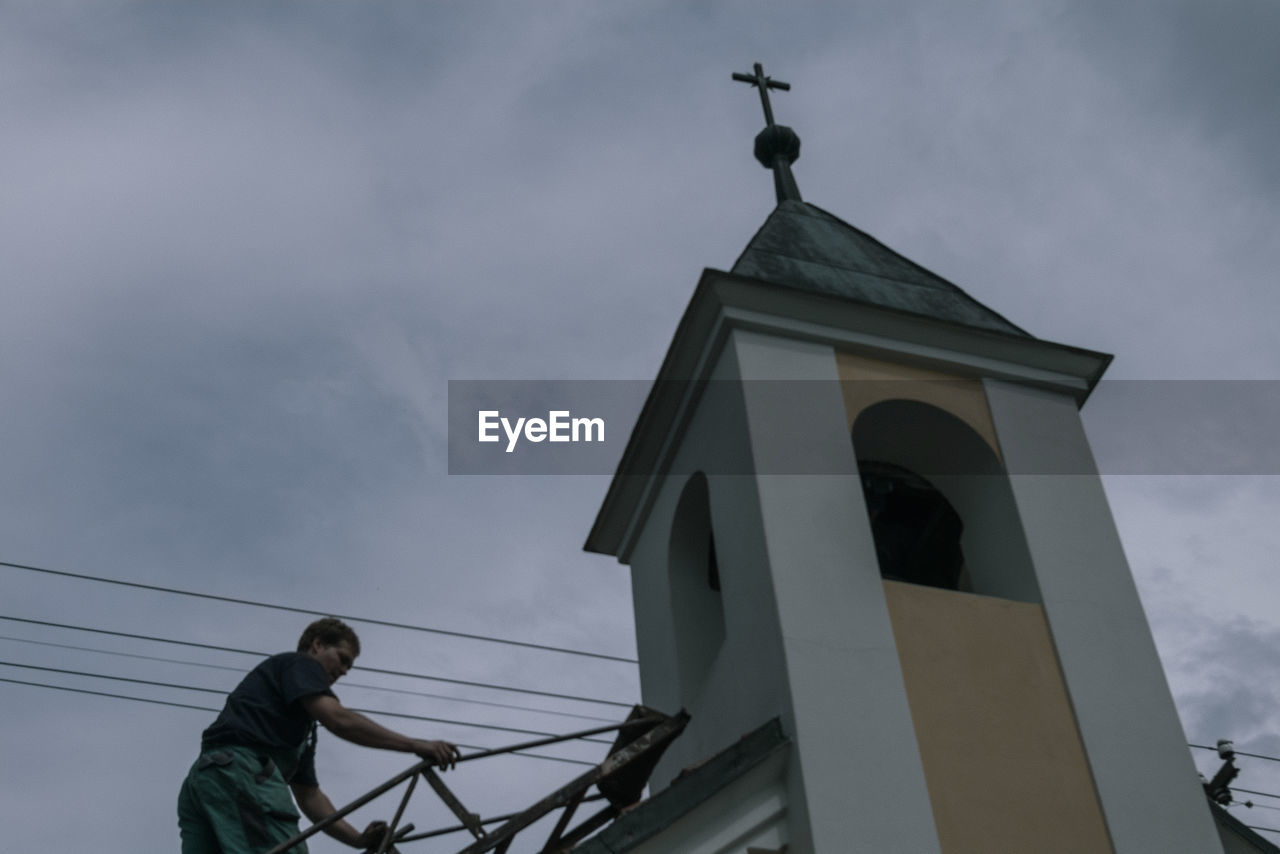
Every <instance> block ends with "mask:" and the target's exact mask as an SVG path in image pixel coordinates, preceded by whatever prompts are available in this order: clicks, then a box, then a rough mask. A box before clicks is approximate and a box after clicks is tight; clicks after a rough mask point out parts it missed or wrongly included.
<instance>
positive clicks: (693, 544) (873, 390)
mask: <svg viewBox="0 0 1280 854" xmlns="http://www.w3.org/2000/svg"><path fill="white" fill-rule="evenodd" d="M734 77H735V79H739V80H742V81H744V82H748V83H750V84H752V85H753V86H755V87H757V88H758V89H759V92H760V96H761V99H762V102H763V104H764V107H765V116H766V122H767V126H766V128H765V130H764V131H762V133H761V134H760V136H759V137H758V138H757V140H756V156H757V158H758V159H759V160H760V162H761V163H762V164H763V165H765V166H766V167H768V168H770V169H771V170H773V173H774V178H775V188H776V190H777V196H778V204H777V207H776V208H775V209H774V211H773V212H772V213H771V214H770V215H769V217H768V218H767V219H766V220H765V222H764V224H763V226H762V227H761V228H760V230H759V232H757V234H756V235H755V236H754V237H753V238H752V239H751V241H750V243H749V244H748V245H747V247H746V249H745V251H744V252H743V253H742V255H741V257H740V258H739V259H738V261H737V263H735V264H734V265H733V267H732V269H731V270H730V271H728V272H722V271H717V270H705V271H704V272H703V274H702V277H701V280H700V281H699V282H698V285H697V288H696V290H695V292H694V294H693V298H692V300H691V301H690V303H689V306H688V309H687V310H686V311H685V314H684V317H683V318H682V320H681V322H680V324H679V327H678V328H677V330H676V333H675V337H674V340H673V341H672V343H671V346H670V349H669V350H668V351H667V354H666V357H665V360H664V362H663V364H662V367H661V369H660V371H659V374H658V377H657V380H656V381H655V383H654V386H653V388H652V391H651V393H650V395H649V398H648V400H647V402H646V404H645V406H644V409H643V411H642V413H641V415H640V417H639V419H638V422H637V424H636V427H635V429H634V432H633V433H632V435H631V438H630V441H629V444H628V446H627V449H626V451H625V453H624V456H623V459H622V462H621V464H620V466H619V469H618V473H617V475H616V476H615V477H614V479H613V481H612V483H611V485H610V488H609V491H608V493H607V495H606V497H605V500H604V503H603V506H602V507H601V509H600V511H599V515H598V516H597V518H596V521H595V524H594V526H593V528H592V530H591V533H590V536H589V538H588V540H587V544H586V547H587V549H588V550H591V551H595V552H600V553H604V554H609V555H615V556H616V557H617V558H618V560H619V561H620V562H622V563H624V564H627V565H629V566H630V568H631V574H632V587H633V595H634V607H635V618H636V633H637V639H638V648H639V657H640V675H641V684H642V692H643V699H644V702H645V704H646V705H649V706H652V707H655V708H659V709H662V710H664V711H668V712H673V711H675V710H676V709H679V708H681V707H683V708H686V709H687V710H688V711H689V712H690V713H691V715H692V720H691V722H690V724H689V726H688V728H687V729H686V731H685V733H684V734H683V735H682V736H681V737H680V738H679V739H678V740H677V741H676V742H675V743H674V744H672V745H671V747H670V748H669V749H668V750H667V752H666V754H665V756H664V757H663V760H662V762H661V763H660V764H659V765H658V768H657V770H656V772H655V774H654V777H653V788H654V790H655V791H657V790H659V789H661V788H663V787H664V786H666V785H667V784H668V783H669V782H670V781H672V780H673V779H675V778H676V777H677V775H679V774H680V772H681V770H682V769H684V768H687V767H689V766H693V765H695V764H696V763H698V762H700V761H701V760H703V759H705V758H706V757H708V756H710V755H713V754H716V753H717V752H719V751H723V750H724V749H725V748H727V747H729V746H731V745H732V744H733V743H734V742H735V741H736V740H737V739H738V738H739V737H740V736H742V735H743V734H745V733H748V732H751V731H753V730H756V729H757V728H759V727H760V726H761V725H762V724H765V723H767V722H769V721H771V720H773V719H777V721H778V722H779V724H780V727H781V731H782V732H783V733H785V736H786V738H787V739H788V742H789V747H788V748H787V756H786V759H785V762H783V763H781V764H780V765H779V766H778V767H777V771H776V780H774V781H773V783H771V784H770V785H774V786H775V787H776V789H777V792H778V793H779V795H778V797H779V799H780V802H781V803H782V804H783V807H782V811H781V817H779V815H778V811H776V810H775V814H774V818H773V819H771V820H772V821H773V823H774V825H775V827H774V831H773V832H774V833H775V835H776V836H777V838H778V839H781V840H782V842H784V843H785V845H786V846H787V847H786V849H785V850H786V851H788V854H809V852H818V854H837V852H857V851H868V852H877V853H878V854H881V853H882V852H902V854H961V852H965V853H966V854H1022V852H1028V853H1029V852H1036V854H1093V852H1097V854H1104V852H1105V854H1151V852H1161V854H1174V852H1186V854H1209V852H1218V854H1221V851H1222V847H1221V843H1220V842H1219V840H1218V837H1217V834H1216V832H1215V829H1214V824H1213V819H1212V817H1211V814H1210V811H1209V808H1208V805H1207V803H1206V800H1205V797H1204V794H1203V792H1202V790H1201V787H1200V784H1199V782H1198V779H1197V775H1196V771H1195V768H1194V766H1193V764H1192V762H1191V759H1190V756H1189V754H1188V751H1187V749H1186V743H1185V737H1184V734H1183V732H1182V728H1181V724H1180V723H1179V720H1178V717H1177V713H1176V711H1175V709H1174V706H1173V701H1172V698H1171V695H1170V692H1169V688H1168V686H1167V683H1166V681H1165V677H1164V673H1163V670H1162V668H1161V665H1160V661H1159V659H1158V657H1157V654H1156V649H1155V645H1154V643H1153V641H1152V637H1151V633H1150V630H1149V628H1148V626H1147V622H1146V618H1145V616H1144V614H1143V610H1142V605H1141V603H1140V601H1139V599H1138V594H1137V590H1136V588H1135V585H1134V582H1133V578H1132V576H1131V574H1130V572H1129V568H1128V565H1127V563H1126V560H1125V556H1124V554H1123V551H1122V549H1121V544H1120V540H1119V537H1118V535H1117V532H1116V528H1115V524H1114V522H1113V520H1112V517H1111V514H1110V511H1109V509H1108V506H1107V500H1106V497H1105V495H1104V493H1103V489H1102V484H1101V481H1100V478H1099V476H1098V472H1097V469H1096V466H1095V463H1094V461H1093V457H1092V454H1091V452H1090V449H1089V444H1088V441H1087V439H1086V437H1085V434H1084V431H1083V428H1082V425H1081V421H1080V416H1079V408H1080V407H1081V406H1082V405H1083V404H1084V402H1085V401H1086V399H1087V398H1088V396H1089V394H1090V392H1091V390H1092V389H1093V387H1094V386H1095V385H1096V383H1097V382H1098V381H1099V379H1100V378H1101V376H1102V373H1103V371H1104V370H1105V368H1106V367H1107V365H1108V363H1109V362H1110V358H1111V357H1110V356H1107V355H1104V354H1100V353H1096V352H1092V351H1089V350H1084V349H1080V348H1077V347H1071V346H1066V345H1063V344H1056V343H1051V342H1048V341H1043V340H1040V339H1038V338H1035V337H1034V336H1032V335H1030V334H1029V333H1027V332H1026V331H1024V330H1022V329H1020V328H1019V327H1017V326H1015V325H1014V324H1012V323H1010V322H1009V321H1008V320H1006V319H1005V318H1004V317H1002V316H1001V315H999V314H997V313H996V312H995V311H992V310H991V309H989V308H987V307H986V306H984V305H982V304H981V303H979V302H977V301H976V300H974V299H973V298H972V297H970V296H968V295H967V294H966V293H964V292H963V291H962V290H960V288H958V287H956V286H955V285H953V284H952V283H950V282H948V281H946V280H945V279H943V278H941V277H939V276H937V275H935V274H933V273H931V272H930V271H928V270H926V269H924V268H922V267H920V266H919V265H917V264H914V263H912V262H911V261H909V260H908V259H906V258H904V257H903V256H901V255H899V254H897V253H895V252H894V251H893V250H891V249H889V248H888V247H886V246H884V245H883V244H881V243H879V242H878V241H876V240H875V239H874V238H872V237H870V236H869V235H867V234H865V233H864V232H862V231H859V230H858V229H856V228H854V227H853V226H850V225H849V224H847V223H845V222H843V221H841V220H840V219H838V218H836V217H835V216H832V215H831V214H829V213H827V212H825V211H823V210H821V209H819V208H817V207H815V206H813V205H811V204H809V203H806V202H804V201H803V200H802V199H801V198H800V192H799V189H798V187H797V185H796V182H795V180H794V178H793V177H792V174H791V169H790V167H791V164H792V163H793V162H794V161H795V159H796V158H797V157H798V155H799V147H800V146H799V139H798V138H797V137H796V135H795V133H794V132H793V131H791V130H790V129H789V128H784V127H782V126H779V125H776V124H775V123H774V122H773V116H772V110H771V108H770V106H769V90H770V89H785V88H787V87H786V84H782V83H779V82H778V81H774V80H772V79H770V78H768V77H765V75H764V73H763V70H762V69H761V67H760V66H759V65H757V66H756V67H755V73H754V74H751V75H746V74H741V75H737V74H735V75H734ZM645 850H648V849H645ZM690 850H692V849H690ZM699 850H701V849H699ZM707 850H711V849H707ZM715 850H734V851H737V850H738V849H736V848H733V849H730V848H725V849H715ZM742 850H747V849H746V848H744V849H742ZM769 850H782V849H778V848H777V847H776V845H775V846H774V847H772V848H770V849H769Z"/></svg>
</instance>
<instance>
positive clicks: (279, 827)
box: [178, 747, 307, 854]
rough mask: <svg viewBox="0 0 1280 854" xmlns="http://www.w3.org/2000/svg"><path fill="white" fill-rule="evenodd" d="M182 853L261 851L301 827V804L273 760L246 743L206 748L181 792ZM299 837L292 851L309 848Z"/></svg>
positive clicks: (303, 852)
mask: <svg viewBox="0 0 1280 854" xmlns="http://www.w3.org/2000/svg"><path fill="white" fill-rule="evenodd" d="M178 828H179V830H180V831H181V832H182V854H263V852H265V851H270V850H271V849H272V848H274V847H275V846H276V845H278V844H280V843H281V842H284V841H285V840H286V839H288V838H289V837H291V836H293V835H294V834H296V833H297V832H298V810H297V808H296V807H294V805H293V797H292V795H290V793H289V787H288V785H286V784H285V782H284V778H283V777H281V776H280V771H279V769H278V768H276V766H275V763H274V762H273V761H272V760H271V759H270V758H269V757H268V756H267V755H266V754H265V753H263V752H261V751H258V750H254V749H252V748H248V747H217V748H212V749H209V750H206V751H204V752H203V753H202V754H201V755H200V758H199V759H197V760H196V762H195V764H194V765H192V766H191V770H190V771H189V772H188V773H187V778H186V779H185V780H183V781H182V790H181V791H180V792H179V793H178ZM306 851H307V845H306V843H305V842H299V843H298V844H297V845H295V846H293V847H292V848H290V849H289V854H306Z"/></svg>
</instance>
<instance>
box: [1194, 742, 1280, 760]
mask: <svg viewBox="0 0 1280 854" xmlns="http://www.w3.org/2000/svg"><path fill="white" fill-rule="evenodd" d="M1187 746H1188V747H1198V748H1199V749H1201V750H1212V751H1213V752H1214V753H1217V752H1218V748H1216V747H1209V746H1208V745H1206V744H1188V745H1187ZM1232 752H1233V753H1235V755H1236V756H1252V757H1253V758H1254V759H1270V760H1271V761H1272V762H1280V758H1277V757H1275V756H1263V755H1262V754H1261V753H1245V752H1244V751H1243V750H1232Z"/></svg>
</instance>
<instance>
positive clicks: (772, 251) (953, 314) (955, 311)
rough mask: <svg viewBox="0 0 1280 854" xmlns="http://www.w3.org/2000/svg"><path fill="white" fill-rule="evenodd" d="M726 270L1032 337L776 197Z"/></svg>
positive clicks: (862, 238) (866, 239)
mask: <svg viewBox="0 0 1280 854" xmlns="http://www.w3.org/2000/svg"><path fill="white" fill-rule="evenodd" d="M731 272H732V273H734V274H736V275H740V276H747V277H750V278H753V279H760V280H763V281H766V282H769V283H771V284H775V285H782V286H784V287H789V288H795V289H796V290H801V291H808V292H811V293H816V294H826V295H829V296H835V297H840V298H843V299H847V300H851V301H853V302H860V303H865V304H867V305H874V306H878V307H881V308H889V309H894V310H897V311H904V312H908V313H910V314H916V315H923V316H926V317H931V318H935V319H937V320H945V321H949V322H952V323H960V324H963V325H965V326H972V327H977V328H979V329H988V330H991V331H994V332H1002V333H1005V334H1010V335H1018V336H1023V337H1026V338H1031V337H1032V336H1031V335H1030V333H1028V332H1026V331H1025V330H1023V329H1021V328H1019V327H1018V326H1015V325H1014V324H1012V323H1010V322H1009V321H1008V320H1006V319H1005V318H1004V317H1002V316H1001V315H1000V314H998V313H997V312H995V311H992V310H991V309H989V308H987V307H986V306H985V305H983V304H982V303H980V302H978V301H977V300H975V299H974V298H973V297H971V296H969V295H968V294H967V293H965V292H964V291H963V290H961V289H960V288H959V287H958V286H956V285H954V284H952V283H951V282H948V281H947V280H946V279H944V278H942V277H941V276H939V275H937V274H935V273H932V272H930V271H929V270H926V269H925V268H924V267H921V266H920V265H919V264H916V263H915V262H914V261H911V260H909V259H908V258H906V257H904V256H902V255H899V254H898V253H897V252H894V251H893V250H892V249H890V248H889V247H887V246H885V245H884V244H883V243H881V242H880V241H878V240H876V239H875V238H874V237H872V236H871V235H869V234H867V233H866V232H863V231H860V230H859V229H857V228H854V227H853V226H852V225H849V224H848V223H847V222H845V221H843V220H841V219H839V218H838V217H835V216H832V215H831V214H829V213H827V212H826V211H824V210H822V209H821V208H818V207H815V206H814V205H811V204H809V203H808V202H803V201H798V200H791V199H783V200H781V201H779V202H778V206H777V207H776V208H774V211H773V213H771V214H770V215H769V218H768V219H766V220H765V222H764V225H763V226H761V227H760V230H759V231H758V232H756V235H755V237H753V238H752V239H751V242H750V243H748V244H747V248H746V249H745V250H743V252H742V255H741V256H739V258H738V260H737V262H735V263H734V265H733V268H732V270H731Z"/></svg>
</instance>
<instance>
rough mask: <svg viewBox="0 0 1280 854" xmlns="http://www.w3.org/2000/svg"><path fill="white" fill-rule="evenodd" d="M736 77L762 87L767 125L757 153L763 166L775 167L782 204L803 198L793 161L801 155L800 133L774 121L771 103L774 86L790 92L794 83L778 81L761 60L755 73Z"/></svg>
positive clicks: (774, 181) (757, 147)
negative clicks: (766, 71)
mask: <svg viewBox="0 0 1280 854" xmlns="http://www.w3.org/2000/svg"><path fill="white" fill-rule="evenodd" d="M733 79H734V80H738V81H740V82H742V83H750V84H751V85H752V86H754V87H756V88H757V89H759V90H760V104H761V106H763V107H764V121H765V128H764V130H762V131H760V133H759V135H757V136H756V150H755V155H756V160H759V161H760V165H761V166H763V167H764V168H766V169H771V170H773V186H774V191H775V192H776V194H777V197H778V202H779V203H782V202H783V201H786V200H794V201H797V202H798V201H800V200H801V199H800V188H799V187H797V186H796V179H795V178H794V177H793V176H792V175H791V164H792V163H795V162H796V158H798V157H799V156H800V137H798V136H796V132H795V131H793V130H792V129H791V128H789V127H786V126H785V125H779V124H775V123H774V121H773V107H772V106H770V104H769V90H770V89H781V90H782V91H783V92H789V91H790V90H791V84H790V83H783V82H782V81H781V80H774V79H773V78H772V77H766V76H765V73H764V66H762V65H761V64H760V63H758V62H757V63H755V66H754V73H752V74H740V73H739V72H737V71H735V72H734V73H733Z"/></svg>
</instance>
